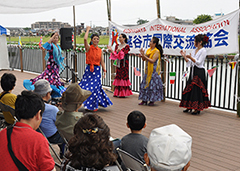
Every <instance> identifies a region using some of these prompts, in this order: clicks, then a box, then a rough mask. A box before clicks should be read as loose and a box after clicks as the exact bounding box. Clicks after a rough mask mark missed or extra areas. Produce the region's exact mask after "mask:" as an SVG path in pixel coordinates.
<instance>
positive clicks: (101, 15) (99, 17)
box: [0, 0, 239, 27]
mask: <svg viewBox="0 0 240 171" xmlns="http://www.w3.org/2000/svg"><path fill="white" fill-rule="evenodd" d="M0 1H4V0H0ZM111 3H112V21H113V22H115V23H117V24H121V25H123V24H136V22H137V20H138V19H139V18H141V19H144V20H149V21H151V20H153V19H155V18H157V7H156V0H111ZM160 6H161V8H160V11H161V18H163V19H165V18H166V16H175V17H176V18H179V19H195V18H197V16H198V15H200V14H208V15H211V16H213V15H214V14H215V13H221V12H222V13H224V14H228V13H230V12H233V11H235V10H237V9H238V8H239V0H160ZM75 10H76V24H80V23H85V26H86V25H90V24H92V25H95V26H104V27H105V26H108V18H107V5H106V0H98V1H95V2H92V3H89V4H84V5H78V6H76V8H75ZM0 18H1V19H0V25H2V26H3V27H31V24H32V23H34V22H37V21H51V20H52V19H53V18H55V19H56V21H61V22H67V23H69V24H70V25H73V7H65V8H59V9H53V10H51V11H47V12H41V13H33V14H0Z"/></svg>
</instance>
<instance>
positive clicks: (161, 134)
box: [144, 124, 192, 171]
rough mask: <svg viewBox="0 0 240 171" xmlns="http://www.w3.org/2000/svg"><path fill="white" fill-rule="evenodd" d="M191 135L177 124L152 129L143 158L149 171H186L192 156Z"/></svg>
mask: <svg viewBox="0 0 240 171" xmlns="http://www.w3.org/2000/svg"><path fill="white" fill-rule="evenodd" d="M191 146H192V137H191V136H190V135H188V134H187V133H186V132H184V131H183V130H182V129H181V128H179V127H178V126H177V125H175V124H172V125H167V126H164V127H160V128H156V129H154V130H152V132H151V134H150V137H149V141H148V145H147V153H146V154H145V155H144V159H145V161H146V163H147V164H148V165H150V166H151V171H186V170H187V169H188V167H189V166H190V159H191V157H192V151H191Z"/></svg>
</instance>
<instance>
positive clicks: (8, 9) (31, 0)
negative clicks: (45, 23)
mask: <svg viewBox="0 0 240 171" xmlns="http://www.w3.org/2000/svg"><path fill="white" fill-rule="evenodd" d="M94 1H97V0H41V1H39V0H21V1H19V0H7V1H2V2H0V14H27V13H38V12H43V11H49V10H53V9H56V8H62V7H68V6H74V5H81V4H86V3H90V2H94Z"/></svg>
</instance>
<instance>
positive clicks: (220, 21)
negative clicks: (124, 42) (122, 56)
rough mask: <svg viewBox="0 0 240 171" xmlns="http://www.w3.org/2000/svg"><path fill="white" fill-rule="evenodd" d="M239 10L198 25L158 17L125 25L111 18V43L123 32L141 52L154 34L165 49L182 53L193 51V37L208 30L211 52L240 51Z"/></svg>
mask: <svg viewBox="0 0 240 171" xmlns="http://www.w3.org/2000/svg"><path fill="white" fill-rule="evenodd" d="M238 22H239V10H237V11H234V12H232V13H230V14H228V15H225V16H223V17H219V18H217V19H215V20H212V21H208V22H206V23H202V24H198V25H180V24H175V23H173V22H170V21H166V20H162V19H155V20H153V21H151V22H148V23H145V24H142V25H138V26H133V27H125V26H121V25H118V24H116V23H114V22H111V21H109V45H111V46H115V45H116V44H117V43H119V41H118V37H119V35H120V34H121V33H125V34H126V35H127V37H128V44H129V46H130V49H131V50H130V53H139V49H140V48H144V49H147V48H149V42H150V40H151V38H152V37H153V36H155V37H157V38H159V39H160V43H161V45H162V47H163V53H164V54H166V55H180V50H186V51H187V54H189V53H191V52H192V50H193V49H194V48H195V47H194V37H195V36H196V35H198V34H203V33H204V34H207V36H208V37H209V43H208V44H207V45H206V46H205V48H206V49H207V54H208V55H217V54H229V53H238Z"/></svg>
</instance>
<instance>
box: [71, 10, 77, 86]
mask: <svg viewBox="0 0 240 171" xmlns="http://www.w3.org/2000/svg"><path fill="white" fill-rule="evenodd" d="M75 23H76V21H75V6H73V24H74V45H73V52H74V74H73V75H72V82H73V83H75V82H77V81H78V80H77V75H78V74H77V52H76V47H77V43H76V24H75Z"/></svg>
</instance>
